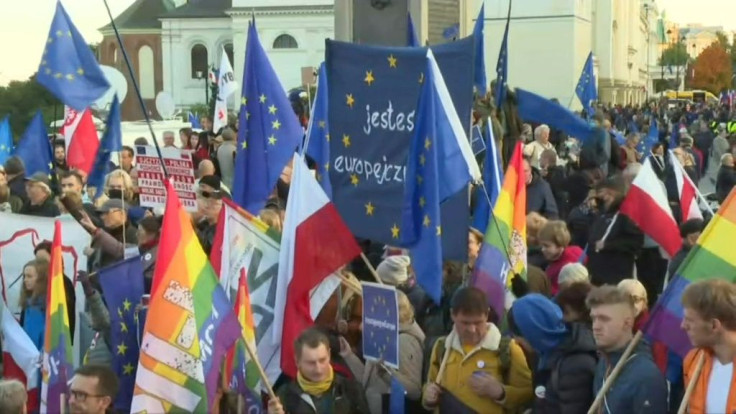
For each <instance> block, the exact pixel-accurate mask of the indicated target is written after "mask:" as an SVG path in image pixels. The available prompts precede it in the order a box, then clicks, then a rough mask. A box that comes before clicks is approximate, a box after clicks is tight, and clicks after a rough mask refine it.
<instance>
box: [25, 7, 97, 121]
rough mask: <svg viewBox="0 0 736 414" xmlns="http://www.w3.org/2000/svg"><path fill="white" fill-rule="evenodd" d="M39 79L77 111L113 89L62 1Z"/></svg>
mask: <svg viewBox="0 0 736 414" xmlns="http://www.w3.org/2000/svg"><path fill="white" fill-rule="evenodd" d="M36 80H38V83H40V84H41V85H43V86H45V87H46V89H48V90H49V92H51V93H53V94H54V95H56V97H57V98H59V100H60V101H61V102H63V103H64V104H65V105H67V106H71V107H72V108H74V109H76V110H77V111H82V110H84V109H85V108H87V107H88V106H90V104H92V102H94V101H95V100H97V99H99V97H100V96H102V95H103V94H104V93H105V92H107V90H108V89H110V84H109V83H108V82H107V78H105V75H104V74H103V73H102V70H100V66H99V65H98V64H97V60H96V59H95V55H94V54H92V50H90V48H89V45H87V42H86V41H85V40H84V38H83V37H82V35H81V34H80V33H79V31H78V30H77V28H76V27H74V23H72V20H71V19H70V18H69V15H68V14H66V10H64V7H63V6H62V5H61V2H60V1H57V2H56V13H55V14H54V20H53V21H52V22H51V29H50V30H49V36H48V39H47V40H46V47H45V48H44V50H43V57H41V64H40V65H39V66H38V74H37V75H36Z"/></svg>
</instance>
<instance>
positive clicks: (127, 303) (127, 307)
mask: <svg viewBox="0 0 736 414" xmlns="http://www.w3.org/2000/svg"><path fill="white" fill-rule="evenodd" d="M130 305H131V303H130V301H129V300H128V299H127V298H126V299H125V300H124V301H123V310H125V311H129V310H130Z"/></svg>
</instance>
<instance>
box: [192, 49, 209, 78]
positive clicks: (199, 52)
mask: <svg viewBox="0 0 736 414" xmlns="http://www.w3.org/2000/svg"><path fill="white" fill-rule="evenodd" d="M191 60H192V79H198V78H200V77H205V78H206V77H207V71H208V66H209V62H208V60H207V47H206V46H204V45H202V44H196V45H194V46H192V51H191ZM197 72H199V76H197Z"/></svg>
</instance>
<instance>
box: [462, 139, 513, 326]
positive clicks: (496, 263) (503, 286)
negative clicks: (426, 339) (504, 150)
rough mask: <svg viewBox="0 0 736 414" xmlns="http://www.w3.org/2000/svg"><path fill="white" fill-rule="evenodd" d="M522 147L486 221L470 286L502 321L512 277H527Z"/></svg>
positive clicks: (505, 177)
mask: <svg viewBox="0 0 736 414" xmlns="http://www.w3.org/2000/svg"><path fill="white" fill-rule="evenodd" d="M522 150H523V144H522V143H521V142H517V143H516V147H515V148H514V153H513V155H512V156H511V160H510V162H509V166H508V169H507V170H506V174H505V175H504V177H503V187H502V188H501V193H500V194H499V195H498V200H496V205H495V206H494V207H493V215H492V216H491V218H490V220H489V221H488V228H487V229H486V235H485V239H484V241H483V245H482V246H481V249H480V253H479V254H478V259H477V260H476V262H475V268H474V269H473V274H472V276H471V285H472V286H475V287H477V288H479V289H481V290H483V291H484V292H485V293H486V296H487V297H488V303H489V305H490V306H491V307H492V308H493V310H494V311H495V312H496V314H497V315H498V317H499V318H501V317H502V316H503V314H504V312H505V310H506V306H505V305H506V296H507V295H506V292H507V291H508V288H509V287H510V286H511V279H512V277H513V275H519V276H521V277H523V278H526V180H525V179H524V158H523V155H522Z"/></svg>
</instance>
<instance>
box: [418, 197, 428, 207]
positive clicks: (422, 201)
mask: <svg viewBox="0 0 736 414" xmlns="http://www.w3.org/2000/svg"><path fill="white" fill-rule="evenodd" d="M426 204H427V200H425V199H424V197H419V207H421V208H424V206H425V205H426Z"/></svg>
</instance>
